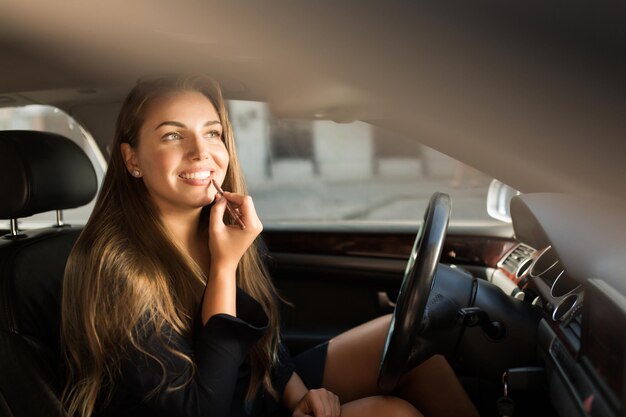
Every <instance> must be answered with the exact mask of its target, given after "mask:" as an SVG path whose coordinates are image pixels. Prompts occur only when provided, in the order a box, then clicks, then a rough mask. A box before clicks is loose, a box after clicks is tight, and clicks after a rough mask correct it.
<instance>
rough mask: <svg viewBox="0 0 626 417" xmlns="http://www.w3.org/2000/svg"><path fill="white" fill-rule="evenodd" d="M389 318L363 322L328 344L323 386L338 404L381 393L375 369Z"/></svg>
mask: <svg viewBox="0 0 626 417" xmlns="http://www.w3.org/2000/svg"><path fill="white" fill-rule="evenodd" d="M390 321H391V315H386V316H382V317H379V318H377V319H374V320H372V321H369V322H367V323H364V324H362V325H360V326H357V327H355V328H353V329H350V330H348V331H347V332H345V333H342V334H340V335H339V336H337V337H335V338H333V339H331V340H330V342H329V343H328V351H327V355H326V364H325V366H324V376H323V386H324V388H326V389H328V390H330V391H332V392H334V393H335V394H337V395H338V396H339V398H340V399H341V402H342V403H344V402H349V401H354V400H356V399H359V398H363V397H369V396H373V395H378V394H381V391H380V390H379V388H378V385H377V380H378V368H379V366H380V360H381V356H382V352H383V347H384V344H385V340H386V338H387V330H388V329H389V323H390Z"/></svg>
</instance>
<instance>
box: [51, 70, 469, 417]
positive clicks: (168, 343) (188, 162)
mask: <svg viewBox="0 0 626 417" xmlns="http://www.w3.org/2000/svg"><path fill="white" fill-rule="evenodd" d="M216 186H221V188H223V189H225V190H231V191H232V192H225V193H224V194H223V195H220V194H218V193H217V188H216ZM227 202H228V204H229V205H231V206H232V207H235V210H236V212H237V213H238V214H239V216H240V217H241V219H242V221H243V222H244V224H245V228H242V227H240V226H239V225H238V224H236V222H234V219H233V218H232V217H231V215H230V214H229V212H228V210H227V207H226V205H227ZM212 203H213V204H212ZM261 230H262V225H261V222H260V220H259V218H258V217H257V214H256V212H255V209H254V205H253V202H252V200H251V198H250V197H249V196H246V191H245V185H244V181H243V177H242V174H241V169H240V167H239V164H238V161H237V155H236V152H235V144H234V140H233V133H232V128H231V125H230V122H229V120H228V115H227V112H226V108H225V106H224V101H223V99H222V96H221V92H220V90H219V87H218V86H217V85H216V84H215V83H213V82H212V81H211V80H209V79H207V78H206V77H178V78H162V79H156V80H152V81H150V82H141V83H139V84H138V85H137V86H136V87H135V88H134V89H133V90H132V91H131V92H130V94H129V96H128V97H127V98H126V100H125V102H124V104H123V106H122V109H121V111H120V115H119V118H118V121H117V127H116V133H115V143H114V146H113V152H112V153H111V158H110V161H109V168H108V171H107V174H106V177H105V180H104V183H103V186H102V190H101V192H100V194H99V197H98V200H97V202H96V206H95V208H94V211H93V213H92V216H91V218H90V219H89V222H88V223H87V225H86V226H85V228H84V230H83V233H82V234H81V236H80V237H79V239H78V241H77V242H76V245H75V247H74V249H73V251H72V253H71V255H70V258H69V260H68V264H67V267H66V272H65V281H64V288H63V300H62V331H63V342H64V346H65V351H66V355H67V363H68V371H69V382H68V385H67V388H66V391H65V393H64V402H65V404H66V406H67V409H68V412H69V414H70V415H71V416H74V415H78V416H81V417H86V416H89V415H91V414H92V413H95V414H99V415H111V416H113V415H114V416H123V415H134V416H136V415H139V416H142V415H150V416H153V415H163V416H179V415H180V416H182V415H185V416H195V415H198V416H200V415H202V416H228V415H233V416H239V415H242V416H243V415H254V416H262V415H284V414H286V415H289V414H292V415H294V416H301V415H313V416H315V417H320V416H338V415H340V414H341V415H342V416H368V415H372V416H373V415H385V416H387V415H389V416H391V415H402V416H420V415H421V414H420V412H418V411H417V409H416V408H415V406H417V407H419V408H420V409H421V410H422V411H424V412H426V413H427V414H432V415H443V414H445V413H448V414H450V415H452V414H454V415H459V414H461V415H475V410H474V409H473V406H472V405H471V402H470V401H469V400H468V399H467V397H466V396H465V394H464V392H463V390H462V389H461V388H460V386H459V384H458V382H456V380H455V377H454V374H453V373H452V372H451V370H450V368H449V367H448V366H447V364H446V363H445V361H444V360H442V359H441V358H435V359H433V360H431V361H428V362H427V363H425V364H424V365H422V366H420V367H418V368H416V369H415V370H413V371H411V372H409V373H407V374H406V375H405V376H404V378H403V380H402V381H401V382H400V384H399V388H398V392H397V394H398V395H399V396H401V397H402V398H404V399H401V398H399V397H391V396H382V395H380V393H379V392H378V390H377V388H376V371H377V367H378V364H379V360H380V354H381V351H382V346H383V343H384V338H385V334H386V328H387V327H388V324H389V317H384V318H381V319H378V320H375V321H373V322H371V323H367V324H366V325H363V326H360V327H358V328H356V329H354V330H352V331H350V332H347V333H345V334H343V335H340V336H338V337H337V338H335V339H333V340H332V341H331V342H330V343H329V344H328V345H323V346H321V347H318V348H317V349H315V350H313V351H311V352H309V353H307V354H305V355H304V356H302V357H298V358H296V360H295V363H294V361H292V360H291V358H290V357H289V355H288V353H287V352H286V350H285V349H284V347H283V346H282V344H281V339H280V331H279V317H278V307H277V302H278V301H277V300H279V296H278V295H277V293H276V290H275V288H274V287H273V285H272V282H271V280H270V279H269V277H268V275H267V273H266V271H265V269H264V267H263V265H262V263H261V260H260V257H259V250H258V248H257V243H256V238H257V236H258V235H259V233H260V232H261ZM363 346H366V347H365V348H363ZM357 347H358V348H357ZM347 357H349V358H350V361H348V362H346V360H345V358H347ZM316 362H317V363H320V364H323V365H322V366H320V367H319V368H320V369H311V368H312V367H311V366H307V367H305V366H304V365H305V364H306V365H310V364H311V363H316ZM347 363H348V364H347ZM294 369H296V370H297V371H296V372H294ZM298 372H300V373H302V377H303V378H304V379H305V380H306V381H307V383H308V385H309V386H308V387H307V386H306V385H305V383H304V382H303V380H302V378H301V377H300V376H299V374H298ZM424 381H426V383H424ZM322 387H324V388H322ZM287 411H288V412H287Z"/></svg>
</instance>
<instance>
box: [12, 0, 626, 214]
mask: <svg viewBox="0 0 626 417" xmlns="http://www.w3.org/2000/svg"><path fill="white" fill-rule="evenodd" d="M625 17H626V7H625V5H624V3H608V2H606V3H605V2H593V4H591V3H587V2H568V3H567V4H553V3H551V2H540V1H531V2H513V3H512V2H507V3H506V4H503V3H502V2H498V1H492V0H488V1H480V2H471V3H467V2H462V1H451V2H446V3H440V2H419V3H417V2H395V3H393V4H391V3H385V4H384V6H383V5H381V3H379V2H371V1H365V2H362V1H360V2H307V3H298V4H295V3H293V2H288V1H270V2H257V3H254V2H252V3H249V4H246V7H241V4H239V3H232V2H228V3H226V2H224V3H219V2H211V3H198V2H195V3H189V4H181V5H178V6H177V8H176V9H173V8H172V7H171V3H169V2H149V3H148V2H136V3H135V2H133V3H128V2H122V1H111V2H99V3H91V2H90V3H84V2H79V3H77V2H45V1H36V2H8V3H6V4H3V13H2V14H1V15H0V23H1V24H0V49H1V50H2V54H3V65H2V66H0V105H1V106H16V105H25V104H32V103H45V104H51V105H55V106H57V107H59V108H61V109H63V110H65V111H66V112H67V113H68V114H70V115H72V116H73V117H75V118H76V119H77V120H78V121H79V122H81V123H82V124H83V125H84V126H85V127H86V128H87V130H89V131H90V132H91V133H92V134H93V135H94V137H95V139H96V140H97V141H98V142H99V143H100V145H101V147H102V148H104V147H105V145H106V144H107V143H108V142H109V140H110V138H111V137H112V129H113V123H114V118H115V115H116V113H117V111H118V109H119V103H120V102H121V99H122V97H123V96H124V94H125V93H126V92H127V91H128V89H129V88H130V86H132V84H133V83H134V82H135V81H136V80H137V79H139V78H141V77H150V76H154V75H158V74H164V73H172V72H178V71H201V72H208V73H210V74H211V75H213V76H214V77H215V78H216V79H218V80H219V81H220V82H221V84H222V86H223V88H224V90H225V95H226V96H227V98H230V99H246V100H248V99H249V100H264V101H267V102H268V103H269V105H270V108H271V109H272V111H273V112H274V113H275V114H276V115H277V116H279V117H289V118H308V119H315V118H321V119H330V120H335V121H338V122H349V121H352V120H363V121H366V122H370V123H374V124H376V125H380V126H386V127H390V128H392V129H395V130H397V131H399V132H402V133H405V134H408V135H410V136H411V137H413V138H415V139H416V140H419V141H420V142H422V143H424V144H425V145H428V146H430V147H432V148H435V149H437V150H439V151H441V152H443V153H445V154H448V155H450V156H452V157H454V158H457V159H459V160H461V161H463V162H465V163H467V164H469V165H472V166H475V167H480V169H481V170H482V171H484V172H485V173H486V174H488V175H491V176H493V177H495V178H497V179H499V180H501V181H503V182H505V183H508V184H510V185H511V186H513V187H516V188H517V189H519V190H521V191H523V192H543V191H549V192H564V193H571V194H574V195H586V196H590V197H594V198H597V197H600V198H611V199H615V198H617V199H618V201H616V202H615V203H614V204H618V205H619V206H620V207H624V206H626V204H625V201H626V197H624V195H623V193H616V190H621V189H623V184H622V181H623V178H625V177H626V175H625V174H626V167H625V166H624V165H623V164H622V163H621V162H622V158H623V155H624V154H625V153H626V141H624V137H625V134H626V123H624V114H625V111H626V100H625V97H626V94H625V93H626V80H625V79H624V76H623V74H624V73H626V54H624V53H623V52H624V51H625V50H626V48H625V47H626V31H624V29H623V27H624V26H623V22H624V20H625V19H624V18H625ZM468 143H470V144H471V146H467V145H468ZM564 149H567V152H565V151H564ZM607 166H610V167H611V169H605V168H606V167H607ZM616 195H617V197H616Z"/></svg>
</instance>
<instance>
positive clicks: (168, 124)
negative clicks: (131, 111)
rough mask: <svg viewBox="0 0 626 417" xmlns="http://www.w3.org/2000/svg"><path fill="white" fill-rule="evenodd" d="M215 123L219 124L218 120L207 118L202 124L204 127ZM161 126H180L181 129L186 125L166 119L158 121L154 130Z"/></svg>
mask: <svg viewBox="0 0 626 417" xmlns="http://www.w3.org/2000/svg"><path fill="white" fill-rule="evenodd" d="M215 124H217V125H221V123H220V121H219V120H209V121H208V122H206V123H205V124H204V127H207V126H211V125H215ZM161 126H176V127H180V128H183V129H186V128H187V126H185V124H184V123H181V122H176V121H173V120H166V121H164V122H161V123H159V125H158V126H157V127H155V128H154V130H157V129H158V128H160V127H161Z"/></svg>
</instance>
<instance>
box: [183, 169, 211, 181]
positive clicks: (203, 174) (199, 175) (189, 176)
mask: <svg viewBox="0 0 626 417" xmlns="http://www.w3.org/2000/svg"><path fill="white" fill-rule="evenodd" d="M212 174H213V171H198V172H183V173H181V174H178V176H179V177H180V178H182V179H184V180H206V179H208V178H210V177H211V175H212Z"/></svg>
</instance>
